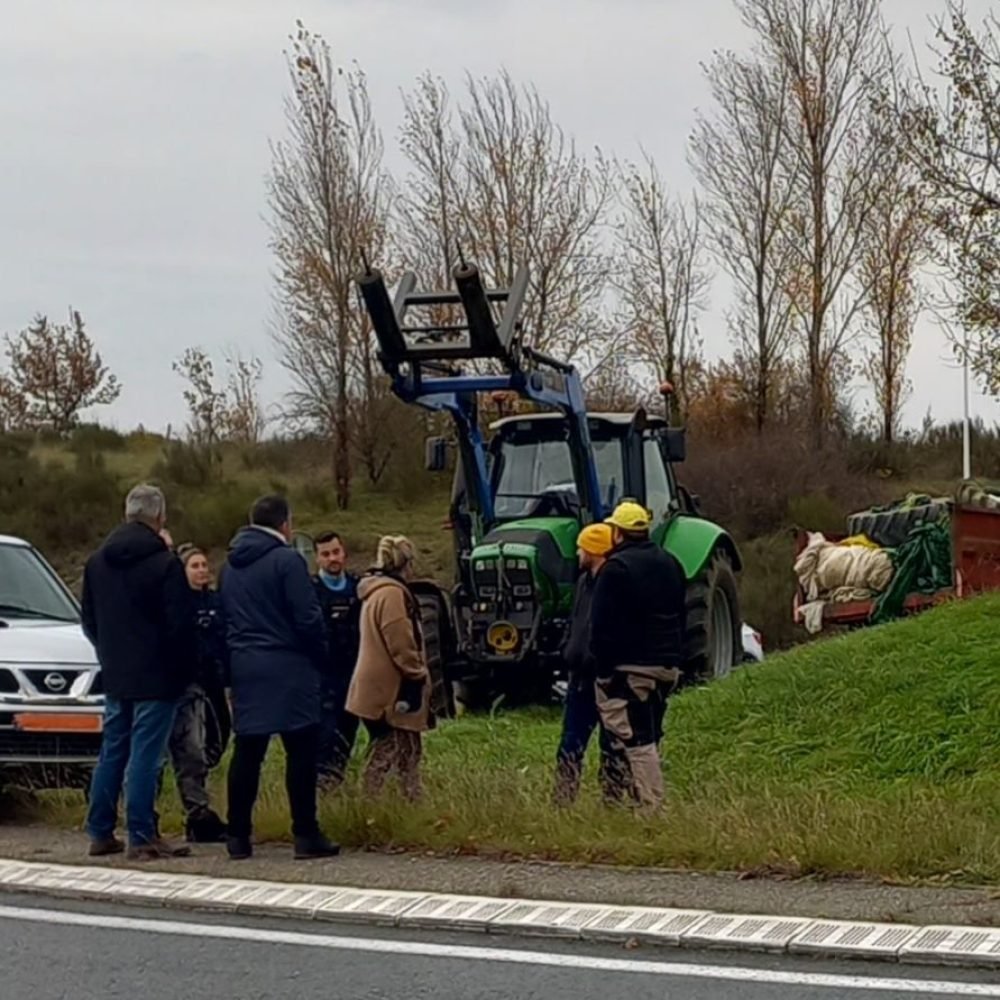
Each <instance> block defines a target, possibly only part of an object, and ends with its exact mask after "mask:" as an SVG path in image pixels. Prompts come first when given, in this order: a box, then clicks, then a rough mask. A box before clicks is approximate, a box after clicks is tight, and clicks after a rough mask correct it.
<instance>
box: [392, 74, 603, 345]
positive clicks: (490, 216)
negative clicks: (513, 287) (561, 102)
mask: <svg viewBox="0 0 1000 1000" xmlns="http://www.w3.org/2000/svg"><path fill="white" fill-rule="evenodd" d="M464 97H465V101H464V103H463V104H462V105H461V106H459V107H458V108H457V109H456V110H455V112H452V110H451V103H450V95H449V93H448V90H447V88H446V87H445V85H444V83H443V82H442V81H441V80H439V79H436V78H434V77H431V76H425V77H423V78H421V79H420V80H419V81H418V82H417V85H416V88H415V89H414V91H413V92H412V93H410V94H407V95H405V96H404V110H405V115H404V123H403V127H402V132H401V137H402V147H403V150H404V152H405V153H406V154H407V156H408V158H409V160H410V163H411V166H412V168H413V169H412V172H411V176H410V177H409V178H408V179H407V193H406V195H405V196H404V198H403V207H402V212H403V215H404V218H405V219H406V220H407V230H408V233H407V235H406V237H405V241H406V243H407V249H406V254H407V256H408V257H409V258H410V259H414V260H416V261H418V262H419V263H420V264H421V265H422V266H424V267H426V268H427V269H428V271H429V274H428V277H433V278H434V279H436V280H444V279H446V278H447V274H448V271H449V270H450V268H451V267H452V266H453V265H454V263H455V262H456V260H457V256H456V253H457V248H458V247H459V246H461V249H462V251H463V253H464V256H465V257H466V258H467V259H469V260H470V261H474V262H475V263H476V264H478V265H479V266H480V267H481V268H482V270H483V272H484V277H485V279H486V280H487V282H488V283H490V284H493V285H508V284H510V283H511V281H512V280H513V277H514V274H515V272H516V270H517V267H518V266H519V265H520V264H522V263H527V264H528V265H529V267H530V268H531V288H530V293H529V296H528V301H527V303H526V307H525V311H524V314H523V320H524V328H525V330H526V332H527V338H528V340H529V341H530V343H531V344H532V345H533V346H534V347H536V348H538V349H539V350H544V351H559V352H560V353H562V354H563V355H564V356H565V357H567V358H569V359H573V358H575V357H577V356H579V355H580V354H581V353H582V352H583V349H584V347H585V346H592V345H593V342H594V340H595V339H596V338H598V337H599V336H600V335H601V332H602V327H601V324H600V322H599V307H600V298H601V295H602V292H603V291H604V288H605V275H606V267H607V261H606V258H605V256H604V254H602V252H601V250H602V246H601V239H600V229H601V224H602V221H603V216H604V212H605V209H606V207H607V204H608V200H609V195H610V183H609V180H610V169H609V166H608V164H607V163H606V162H605V161H604V159H603V158H602V157H601V155H600V153H599V152H598V153H597V154H596V155H595V156H594V157H593V158H588V157H585V156H584V155H582V154H581V153H580V152H579V151H578V150H577V149H576V146H575V145H574V143H573V141H572V139H570V138H569V137H567V136H566V135H565V133H564V132H563V131H562V129H561V128H560V127H559V126H558V125H557V124H556V123H555V122H554V120H553V118H552V112H551V109H550V108H549V106H548V104H547V103H546V102H545V101H544V100H543V99H542V97H541V96H540V95H539V94H538V92H537V91H536V90H535V89H534V88H533V87H523V88H521V87H518V86H517V85H516V84H515V83H514V81H513V79H512V78H511V77H510V75H509V74H508V73H506V72H503V73H501V74H500V75H499V76H498V77H496V78H492V79H491V78H483V79H474V78H473V77H471V76H470V77H469V78H468V79H467V82H466V88H465V94H464Z"/></svg>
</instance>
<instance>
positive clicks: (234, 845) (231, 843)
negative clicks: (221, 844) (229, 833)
mask: <svg viewBox="0 0 1000 1000" xmlns="http://www.w3.org/2000/svg"><path fill="white" fill-rule="evenodd" d="M226 848H227V850H228V851H229V858H230V860H231V861H246V859H247V858H252V857H253V845H252V844H251V843H250V838H249V837H227V838H226Z"/></svg>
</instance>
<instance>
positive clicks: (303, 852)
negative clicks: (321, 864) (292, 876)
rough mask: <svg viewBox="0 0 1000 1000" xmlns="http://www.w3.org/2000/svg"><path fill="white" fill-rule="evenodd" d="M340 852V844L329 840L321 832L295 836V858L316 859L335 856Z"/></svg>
mask: <svg viewBox="0 0 1000 1000" xmlns="http://www.w3.org/2000/svg"><path fill="white" fill-rule="evenodd" d="M338 854H340V844H335V843H334V842H333V841H332V840H327V839H326V837H324V836H323V834H321V833H317V834H315V835H314V836H312V837H296V838H295V860H296V861H314V860H316V859H318V858H335V857H336V856H337V855H338Z"/></svg>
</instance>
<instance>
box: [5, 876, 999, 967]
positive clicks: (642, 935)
mask: <svg viewBox="0 0 1000 1000" xmlns="http://www.w3.org/2000/svg"><path fill="white" fill-rule="evenodd" d="M3 889H6V890H9V891H13V892H27V893H36V894H39V895H47V896H58V897H63V898H68V899H87V900H100V901H103V902H114V903H134V904H144V905H149V904H152V905H160V906H164V907H171V908H177V909H185V910H207V911H213V912H216V913H240V914H248V915H253V916H265V917H295V918H298V919H303V920H316V921H330V922H341V923H352V924H373V925H377V926H382V927H399V928H404V929H405V928H413V929H437V930H451V931H479V932H482V933H488V934H515V935H530V936H536V937H549V938H562V939H564V940H565V939H569V940H582V941H600V942H610V943H616V944H621V945H626V944H632V943H636V942H638V943H642V944H649V945H660V946H667V947H675V948H676V947H689V948H717V949H726V950H730V951H755V952H770V953H776V954H795V955H811V956H815V957H825V958H854V959H864V960H868V961H871V960H873V959H879V960H883V961H894V962H903V963H915V964H917V963H922V964H934V965H953V966H965V967H969V968H1000V928H997V927H951V926H944V925H940V926H939V925H931V926H916V925H909V924H891V923H875V922H862V921H847V920H822V919H819V920H817V919H812V918H809V917H780V916H763V915H752V914H731V913H714V912H711V911H708V910H678V909H669V908H663V909H660V908H656V907H643V906H610V905H607V904H602V903H566V902H556V901H545V900H527V899H500V898H491V897H488V896H455V895H445V894H440V893H424V892H395V891H390V890H373V889H358V888H346V887H342V886H335V885H309V884H306V883H288V882H263V881H251V880H242V879H230V878H210V877H208V876H204V875H173V874H169V873H167V872H157V871H136V870H135V869H129V868H103V867H84V866H74V865H49V864H39V863H34V862H21V861H8V860H3V859H0V890H3Z"/></svg>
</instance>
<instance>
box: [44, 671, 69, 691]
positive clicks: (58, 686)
mask: <svg viewBox="0 0 1000 1000" xmlns="http://www.w3.org/2000/svg"><path fill="white" fill-rule="evenodd" d="M42 683H43V684H44V685H45V686H46V687H47V688H48V689H49V690H50V691H51V692H52V693H53V694H59V692H60V691H65V690H66V678H65V677H63V675H62V674H55V673H53V674H46V675H45V676H44V677H43V678H42Z"/></svg>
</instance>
